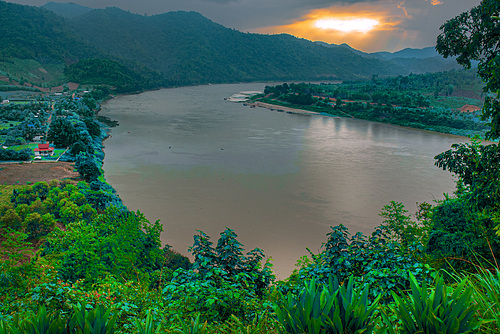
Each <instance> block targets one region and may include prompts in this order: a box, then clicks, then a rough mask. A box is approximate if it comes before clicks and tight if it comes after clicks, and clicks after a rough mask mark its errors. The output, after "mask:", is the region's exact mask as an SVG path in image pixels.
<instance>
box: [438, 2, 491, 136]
mask: <svg viewBox="0 0 500 334" xmlns="http://www.w3.org/2000/svg"><path fill="white" fill-rule="evenodd" d="M499 13H500V1H498V0H483V1H482V2H481V3H480V4H479V6H477V7H474V8H472V9H471V10H469V11H467V12H464V13H462V14H460V15H458V16H457V17H455V18H453V19H451V20H448V21H446V23H445V24H443V25H442V26H441V27H440V29H441V30H442V31H443V32H442V33H441V34H440V35H439V36H438V38H437V45H436V50H437V51H438V52H439V53H440V54H442V55H443V56H444V57H450V56H457V62H458V63H459V64H461V65H463V66H464V67H466V68H470V67H471V65H472V62H473V61H479V65H478V74H479V76H480V77H481V79H482V80H483V81H484V83H485V84H486V86H485V87H484V91H485V92H488V93H490V94H491V95H489V96H487V97H486V99H485V104H484V107H483V112H482V118H483V120H487V119H490V123H489V125H490V126H491V130H490V131H488V133H487V134H486V138H487V139H497V138H499V137H500V100H499V99H500V19H499Z"/></svg>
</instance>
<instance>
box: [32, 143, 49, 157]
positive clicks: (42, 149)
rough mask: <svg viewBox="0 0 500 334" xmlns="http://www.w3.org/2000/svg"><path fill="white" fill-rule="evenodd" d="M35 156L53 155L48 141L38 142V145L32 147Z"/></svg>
mask: <svg viewBox="0 0 500 334" xmlns="http://www.w3.org/2000/svg"><path fill="white" fill-rule="evenodd" d="M34 151H35V156H40V157H50V156H53V155H54V148H53V147H50V144H49V143H45V144H38V147H37V148H35V149H34Z"/></svg>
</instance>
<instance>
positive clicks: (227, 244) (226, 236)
mask: <svg viewBox="0 0 500 334" xmlns="http://www.w3.org/2000/svg"><path fill="white" fill-rule="evenodd" d="M198 232H199V234H198V235H195V236H194V244H193V246H192V247H190V249H189V250H190V252H192V253H193V255H194V257H195V261H194V264H193V269H195V270H198V271H199V272H200V273H202V274H205V273H207V272H208V271H211V270H212V269H214V268H217V269H220V271H221V272H222V273H224V275H225V276H227V277H231V276H235V277H237V276H238V275H239V274H243V275H244V276H247V277H248V278H249V281H248V282H247V284H250V286H251V289H252V290H253V291H254V292H255V293H256V294H258V295H262V294H263V293H264V291H265V289H266V288H267V287H268V285H269V284H270V282H271V280H272V279H273V276H272V272H271V264H270V263H269V262H268V261H266V263H265V264H264V266H263V268H262V269H261V270H260V268H259V266H260V264H261V261H262V260H263V258H264V252H263V251H262V250H261V249H259V248H255V249H254V250H252V251H250V252H248V253H247V255H246V256H244V255H243V253H242V251H243V245H242V244H241V243H240V242H239V241H238V240H237V239H236V238H237V235H236V233H235V232H234V230H232V229H230V228H226V230H225V231H224V232H222V233H221V234H220V238H219V240H218V242H217V246H216V247H215V249H214V248H213V247H212V242H211V241H210V237H209V236H207V235H206V234H205V233H203V232H202V231H199V230H198Z"/></svg>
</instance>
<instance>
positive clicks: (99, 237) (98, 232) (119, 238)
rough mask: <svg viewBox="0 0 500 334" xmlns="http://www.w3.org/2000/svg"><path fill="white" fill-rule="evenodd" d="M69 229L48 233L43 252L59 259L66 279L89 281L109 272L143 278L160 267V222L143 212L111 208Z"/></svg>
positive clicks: (68, 226) (115, 274)
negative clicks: (149, 217) (151, 221)
mask: <svg viewBox="0 0 500 334" xmlns="http://www.w3.org/2000/svg"><path fill="white" fill-rule="evenodd" d="M66 228H67V230H66V231H61V230H57V229H56V230H55V231H54V232H52V233H51V234H49V235H48V236H47V241H46V243H45V244H44V246H43V254H44V255H51V254H53V255H54V256H56V257H58V258H60V261H61V262H60V268H59V270H60V275H61V277H62V278H63V279H64V280H69V281H73V282H74V281H76V280H78V279H85V282H86V283H87V284H91V283H93V282H96V281H97V280H98V279H99V278H103V277H105V276H106V275H113V276H115V277H126V278H127V279H130V280H133V279H137V280H140V279H141V277H142V276H143V275H145V273H148V272H152V271H154V270H157V269H158V268H159V263H160V260H159V259H160V257H161V250H160V246H161V242H160V233H161V230H162V227H161V225H160V224H159V222H158V221H157V222H155V223H150V222H149V221H148V220H147V219H146V218H145V217H144V215H142V214H141V213H140V212H138V213H122V212H120V211H118V210H117V209H115V208H108V209H106V211H105V212H104V213H103V214H99V215H97V216H96V217H95V218H94V219H92V220H91V221H90V222H81V221H80V222H75V223H70V224H68V225H67V226H66Z"/></svg>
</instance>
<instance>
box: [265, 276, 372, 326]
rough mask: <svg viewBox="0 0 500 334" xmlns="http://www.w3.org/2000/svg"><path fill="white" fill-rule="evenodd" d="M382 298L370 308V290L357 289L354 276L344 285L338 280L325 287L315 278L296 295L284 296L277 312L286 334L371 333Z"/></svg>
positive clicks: (280, 299)
mask: <svg viewBox="0 0 500 334" xmlns="http://www.w3.org/2000/svg"><path fill="white" fill-rule="evenodd" d="M379 298H380V297H379ZM379 298H377V299H376V300H375V301H373V302H372V303H371V305H369V302H368V287H365V288H364V289H356V288H355V287H354V279H353V277H352V276H351V277H350V278H349V280H348V282H347V284H345V285H343V286H341V285H340V284H339V282H338V280H337V278H330V279H329V281H328V285H325V286H323V285H321V284H318V283H316V281H315V280H314V279H312V280H311V281H310V282H305V284H304V287H303V288H302V290H301V291H300V292H299V293H297V294H295V293H290V292H289V293H288V294H287V295H286V296H284V295H282V294H281V295H280V297H279V299H278V301H277V302H276V304H275V305H274V311H275V313H276V317H277V318H278V321H279V322H280V323H281V324H282V326H283V328H284V329H285V331H286V332H287V333H294V334H301V333H311V334H312V333H338V334H342V333H363V332H367V333H371V332H373V331H374V330H375V329H376V322H375V319H374V314H375V310H376V308H377V305H378V300H379Z"/></svg>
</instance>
